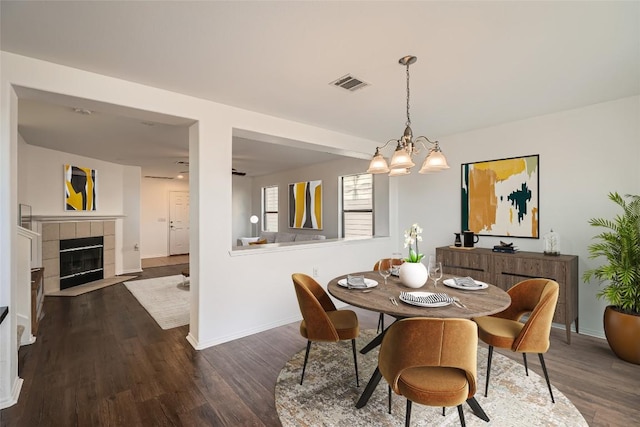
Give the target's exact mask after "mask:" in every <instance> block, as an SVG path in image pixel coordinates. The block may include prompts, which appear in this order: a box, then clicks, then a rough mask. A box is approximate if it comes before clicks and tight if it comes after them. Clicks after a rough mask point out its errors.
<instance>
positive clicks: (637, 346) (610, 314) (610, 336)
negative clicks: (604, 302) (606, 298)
mask: <svg viewBox="0 0 640 427" xmlns="http://www.w3.org/2000/svg"><path fill="white" fill-rule="evenodd" d="M604 333H605V335H606V336H607V341H608V342H609V347H611V350H613V352H614V353H615V354H616V356H618V357H619V358H620V359H622V360H624V361H626V362H629V363H634V364H636V365H640V316H635V315H633V314H626V313H622V312H620V311H617V310H616V309H615V307H614V306H612V305H610V306H607V308H606V309H605V310H604Z"/></svg>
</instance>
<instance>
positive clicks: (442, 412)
mask: <svg viewBox="0 0 640 427" xmlns="http://www.w3.org/2000/svg"><path fill="white" fill-rule="evenodd" d="M442 416H443V417H444V406H443V407H442Z"/></svg>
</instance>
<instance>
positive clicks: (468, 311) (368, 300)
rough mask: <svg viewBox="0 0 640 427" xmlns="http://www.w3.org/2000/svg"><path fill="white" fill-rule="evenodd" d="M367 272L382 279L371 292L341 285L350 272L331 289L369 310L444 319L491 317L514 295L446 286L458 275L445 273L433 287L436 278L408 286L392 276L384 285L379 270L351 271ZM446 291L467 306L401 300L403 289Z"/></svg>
mask: <svg viewBox="0 0 640 427" xmlns="http://www.w3.org/2000/svg"><path fill="white" fill-rule="evenodd" d="M350 274H358V275H360V274H361V275H363V276H364V277H366V278H368V279H373V280H375V281H377V282H378V286H376V287H374V288H369V290H370V291H369V292H367V291H365V290H362V289H348V288H345V287H343V286H340V285H338V281H339V280H340V279H345V278H346V277H347V275H346V274H345V275H343V276H338V277H336V278H335V279H333V280H331V281H330V282H329V285H328V286H327V289H328V291H329V294H331V295H332V296H333V297H335V298H337V299H339V300H340V301H343V302H346V303H347V304H350V305H353V306H355V307H360V308H364V309H366V310H371V311H377V312H379V313H385V314H388V315H390V316H393V317H397V318H405V317H440V318H449V317H456V318H463V319H471V318H473V317H480V316H488V315H490V314H494V313H499V312H501V311H503V310H504V309H506V308H507V307H509V304H511V297H509V294H508V293H506V292H505V291H503V290H502V289H500V288H498V287H497V286H494V285H491V284H489V287H488V288H486V289H482V290H473V291H472V290H462V289H456V288H450V287H448V286H445V285H444V284H443V283H442V282H443V281H444V279H449V278H453V277H455V276H452V275H449V274H445V275H443V276H442V279H441V280H439V281H438V287H437V288H434V287H433V280H431V279H429V280H428V281H427V284H426V285H424V286H423V287H421V288H418V289H412V288H408V287H406V286H403V285H402V284H400V279H399V278H397V277H394V276H391V277H389V278H388V279H387V284H386V285H385V284H384V279H383V278H382V276H380V274H379V273H378V272H377V271H365V272H359V273H350ZM416 291H417V292H443V293H446V294H447V295H449V296H451V297H458V298H459V299H460V302H461V303H462V304H464V305H465V306H466V308H460V307H457V306H456V305H454V304H450V305H447V306H444V307H418V306H415V305H410V304H407V303H404V302H402V301H400V298H399V295H400V292H416ZM390 297H395V299H396V301H398V306H396V305H394V304H392V303H391V301H390V300H389V298H390Z"/></svg>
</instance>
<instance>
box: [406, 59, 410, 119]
mask: <svg viewBox="0 0 640 427" xmlns="http://www.w3.org/2000/svg"><path fill="white" fill-rule="evenodd" d="M409 96H410V93H409V63H407V123H406V125H407V126H411V116H410V114H409Z"/></svg>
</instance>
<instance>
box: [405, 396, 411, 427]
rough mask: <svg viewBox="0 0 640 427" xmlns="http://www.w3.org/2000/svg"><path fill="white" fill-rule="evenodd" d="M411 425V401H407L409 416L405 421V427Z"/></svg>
mask: <svg viewBox="0 0 640 427" xmlns="http://www.w3.org/2000/svg"><path fill="white" fill-rule="evenodd" d="M410 424H411V401H410V400H409V399H407V415H406V417H405V419H404V426H405V427H409V425H410Z"/></svg>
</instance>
